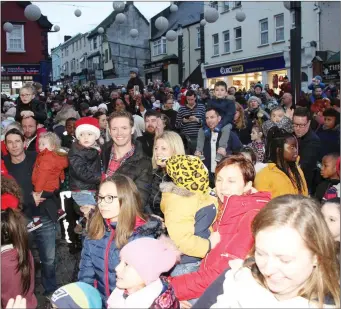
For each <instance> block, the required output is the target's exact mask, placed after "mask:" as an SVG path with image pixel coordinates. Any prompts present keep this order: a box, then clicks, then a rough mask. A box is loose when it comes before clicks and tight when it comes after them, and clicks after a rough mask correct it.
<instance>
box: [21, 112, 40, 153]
mask: <svg viewBox="0 0 341 309" xmlns="http://www.w3.org/2000/svg"><path fill="white" fill-rule="evenodd" d="M21 126H22V128H23V131H24V136H25V141H24V147H25V150H26V151H34V152H39V150H38V149H39V147H38V144H39V135H40V134H41V133H43V132H46V129H45V128H38V122H37V120H36V119H34V118H33V117H26V118H23V119H22V120H21Z"/></svg>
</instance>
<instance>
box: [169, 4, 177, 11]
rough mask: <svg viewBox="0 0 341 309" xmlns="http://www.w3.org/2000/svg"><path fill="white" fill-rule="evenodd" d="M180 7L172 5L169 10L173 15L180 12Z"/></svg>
mask: <svg viewBox="0 0 341 309" xmlns="http://www.w3.org/2000/svg"><path fill="white" fill-rule="evenodd" d="M178 9H179V8H178V6H177V5H176V4H174V3H173V4H171V6H170V7H169V10H170V11H171V13H175V12H177V11H178Z"/></svg>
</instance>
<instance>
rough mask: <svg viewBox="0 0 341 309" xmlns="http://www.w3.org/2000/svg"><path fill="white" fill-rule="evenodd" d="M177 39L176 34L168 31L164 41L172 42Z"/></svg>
mask: <svg viewBox="0 0 341 309" xmlns="http://www.w3.org/2000/svg"><path fill="white" fill-rule="evenodd" d="M177 37H178V35H177V33H176V32H175V31H174V30H168V31H167V33H166V39H167V40H168V41H170V42H173V41H175V40H176V38H177Z"/></svg>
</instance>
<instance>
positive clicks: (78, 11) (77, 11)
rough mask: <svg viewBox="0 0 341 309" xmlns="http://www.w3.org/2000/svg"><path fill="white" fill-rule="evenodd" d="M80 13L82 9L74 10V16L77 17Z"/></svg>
mask: <svg viewBox="0 0 341 309" xmlns="http://www.w3.org/2000/svg"><path fill="white" fill-rule="evenodd" d="M81 15H82V11H81V10H80V9H77V10H75V16H76V17H79V16H81Z"/></svg>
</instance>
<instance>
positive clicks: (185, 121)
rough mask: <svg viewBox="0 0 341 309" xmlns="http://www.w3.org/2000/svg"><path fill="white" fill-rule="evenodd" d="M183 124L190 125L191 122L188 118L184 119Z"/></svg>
mask: <svg viewBox="0 0 341 309" xmlns="http://www.w3.org/2000/svg"><path fill="white" fill-rule="evenodd" d="M182 122H183V123H189V122H191V121H190V120H189V119H187V118H182Z"/></svg>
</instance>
